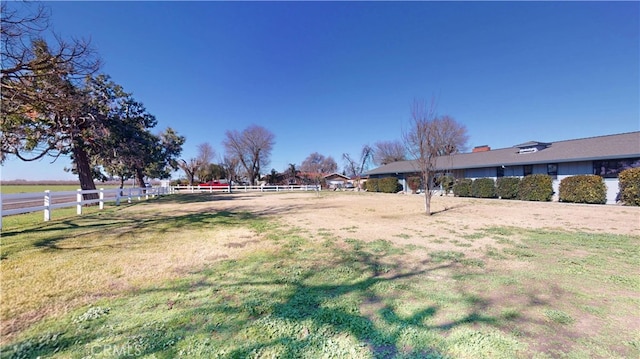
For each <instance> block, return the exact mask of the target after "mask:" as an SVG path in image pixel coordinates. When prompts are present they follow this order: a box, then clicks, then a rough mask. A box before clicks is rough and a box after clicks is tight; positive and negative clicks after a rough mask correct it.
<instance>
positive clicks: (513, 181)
mask: <svg viewBox="0 0 640 359" xmlns="http://www.w3.org/2000/svg"><path fill="white" fill-rule="evenodd" d="M519 184H520V177H500V178H498V180H497V181H496V195H497V196H498V197H500V198H502V199H514V198H518V185H519Z"/></svg>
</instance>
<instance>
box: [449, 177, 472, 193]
mask: <svg viewBox="0 0 640 359" xmlns="http://www.w3.org/2000/svg"><path fill="white" fill-rule="evenodd" d="M472 184H473V180H472V179H470V178H460V179H458V180H457V181H456V184H454V185H453V194H454V195H455V196H456V197H471V185H472Z"/></svg>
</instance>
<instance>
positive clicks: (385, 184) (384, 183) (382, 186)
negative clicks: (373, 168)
mask: <svg viewBox="0 0 640 359" xmlns="http://www.w3.org/2000/svg"><path fill="white" fill-rule="evenodd" d="M378 190H379V191H380V192H383V193H397V192H400V191H402V185H401V184H400V183H399V182H398V179H397V178H395V177H385V178H381V179H380V180H379V181H378Z"/></svg>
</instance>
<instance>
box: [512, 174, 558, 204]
mask: <svg viewBox="0 0 640 359" xmlns="http://www.w3.org/2000/svg"><path fill="white" fill-rule="evenodd" d="M551 196H553V179H552V178H551V176H549V175H545V174H533V175H528V176H525V177H524V178H523V179H522V180H520V183H519V184H518V198H519V199H521V200H523V201H551Z"/></svg>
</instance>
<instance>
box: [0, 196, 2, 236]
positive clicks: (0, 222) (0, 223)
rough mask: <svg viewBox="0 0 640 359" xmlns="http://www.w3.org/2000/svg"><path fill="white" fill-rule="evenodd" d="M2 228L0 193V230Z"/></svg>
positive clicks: (0, 199) (0, 200)
mask: <svg viewBox="0 0 640 359" xmlns="http://www.w3.org/2000/svg"><path fill="white" fill-rule="evenodd" d="M1 229H2V194H0V230H1Z"/></svg>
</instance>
